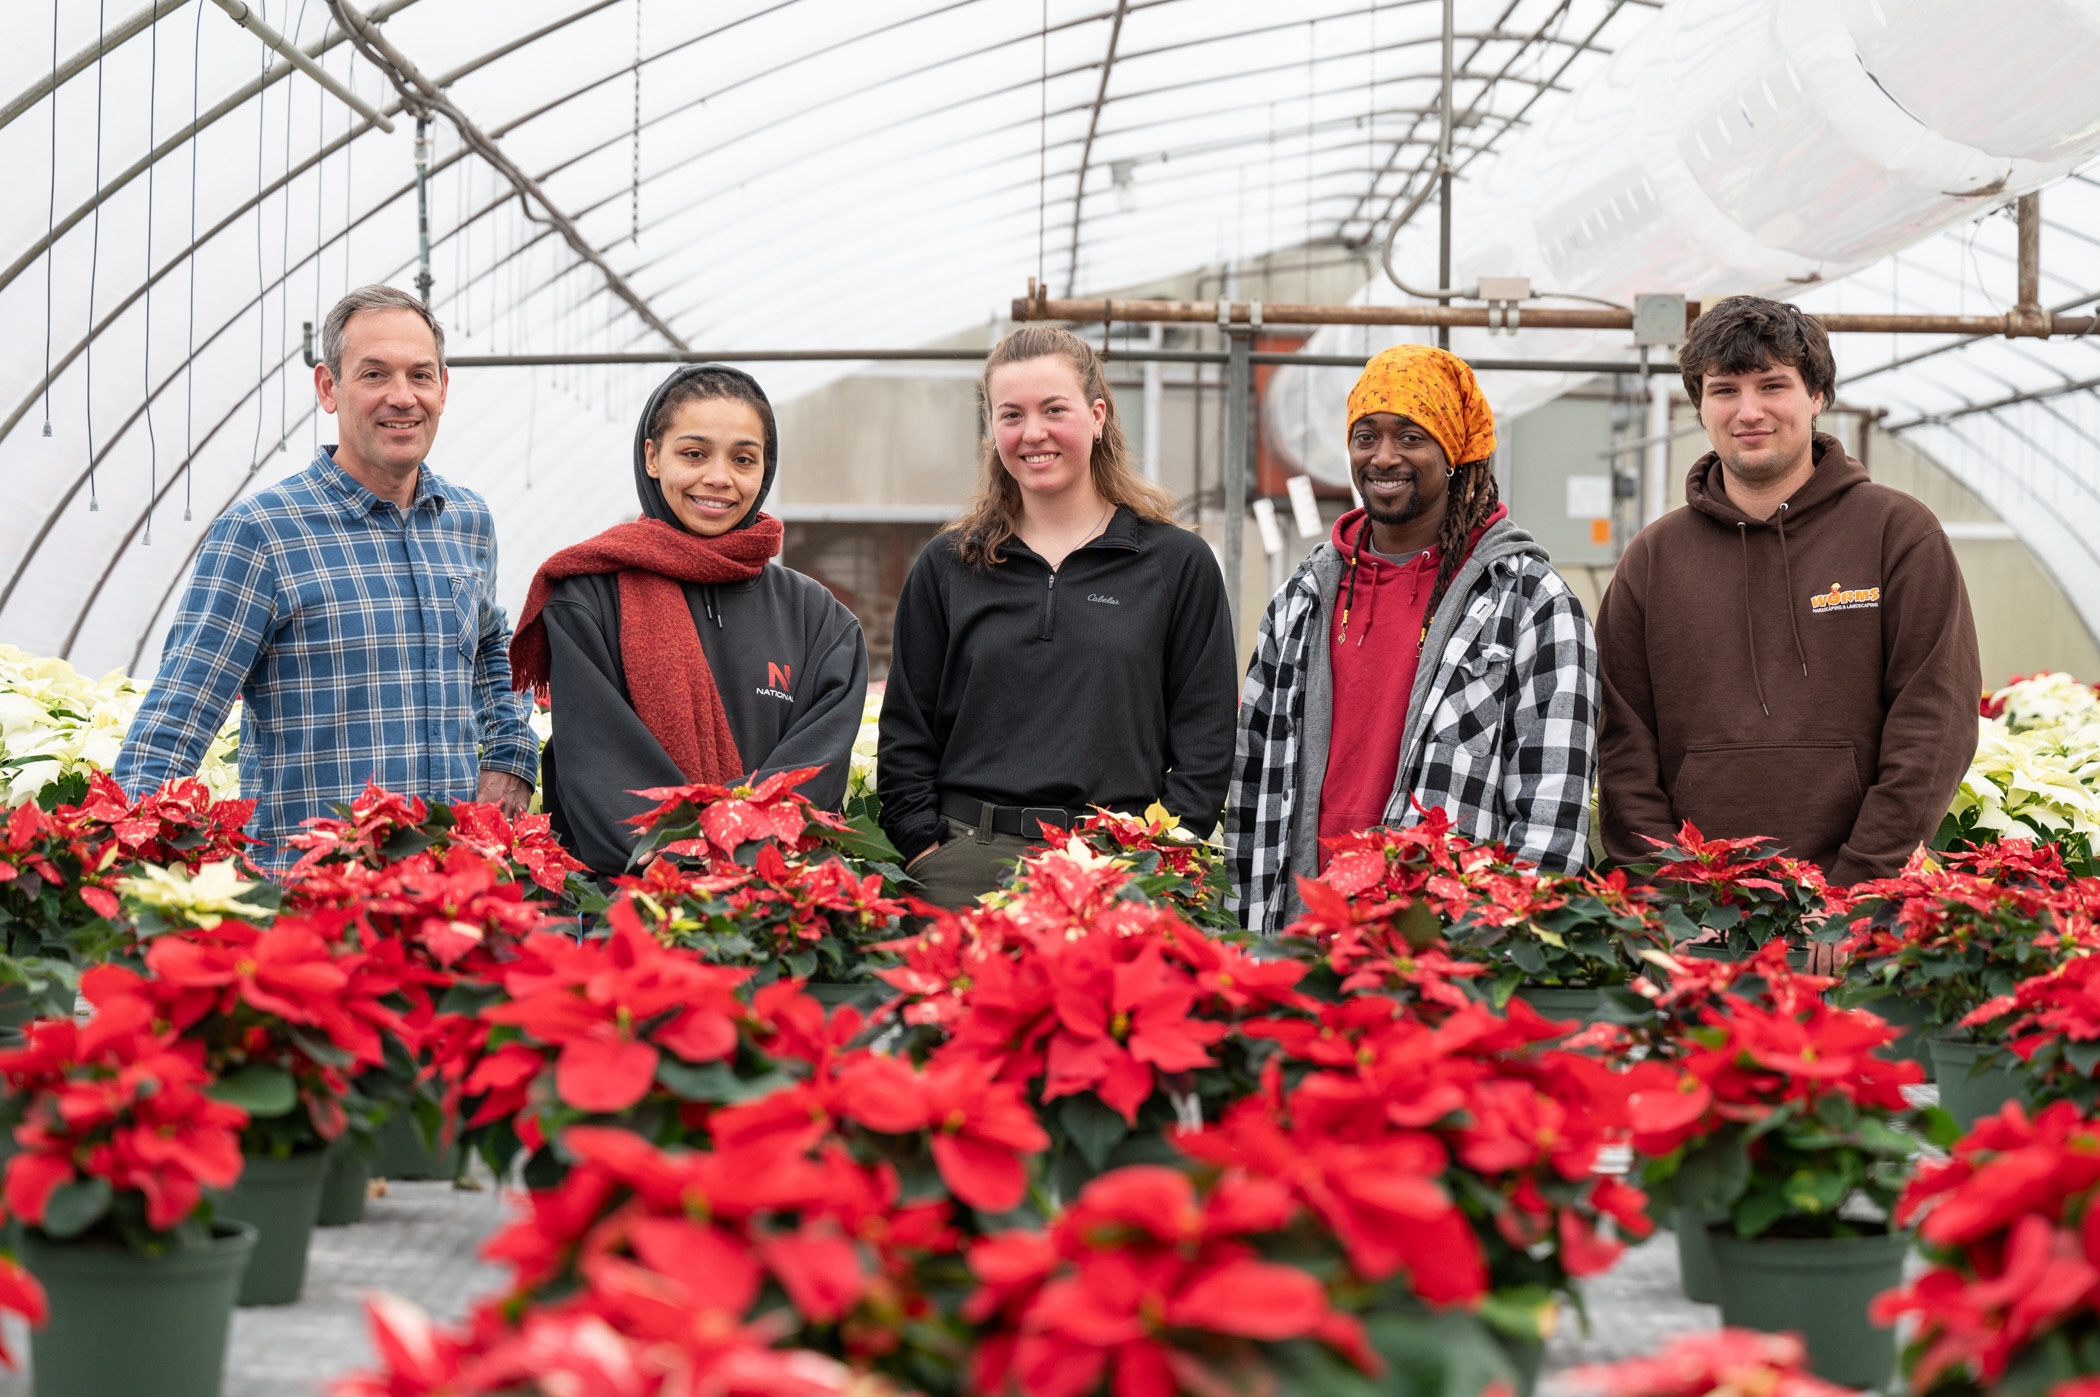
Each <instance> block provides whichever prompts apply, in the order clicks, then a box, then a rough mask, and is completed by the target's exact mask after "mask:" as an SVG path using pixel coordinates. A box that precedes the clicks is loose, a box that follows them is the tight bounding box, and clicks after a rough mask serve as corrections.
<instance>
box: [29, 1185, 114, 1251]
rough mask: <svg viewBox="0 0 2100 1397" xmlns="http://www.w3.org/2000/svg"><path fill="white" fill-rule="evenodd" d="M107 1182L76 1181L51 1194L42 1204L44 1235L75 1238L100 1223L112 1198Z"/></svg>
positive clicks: (56, 1189)
mask: <svg viewBox="0 0 2100 1397" xmlns="http://www.w3.org/2000/svg"><path fill="white" fill-rule="evenodd" d="M112 1196H113V1195H112V1193H111V1191H110V1187H109V1180H107V1179H75V1180H74V1181H73V1182H72V1183H69V1184H61V1185H59V1186H58V1187H57V1188H55V1189H53V1190H52V1192H51V1198H50V1201H48V1202H46V1203H45V1204H44V1221H43V1224H42V1225H43V1229H44V1231H45V1232H46V1233H47V1234H48V1235H50V1236H53V1237H57V1238H60V1239H64V1238H67V1237H78V1236H79V1235H80V1234H81V1233H83V1232H85V1231H87V1230H88V1229H89V1228H90V1227H93V1226H94V1225H95V1224H96V1223H98V1222H100V1221H101V1220H102V1215H103V1214H104V1213H107V1212H108V1211H109V1202H110V1199H111V1197H112Z"/></svg>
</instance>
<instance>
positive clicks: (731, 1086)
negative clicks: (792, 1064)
mask: <svg viewBox="0 0 2100 1397" xmlns="http://www.w3.org/2000/svg"><path fill="white" fill-rule="evenodd" d="M656 1080H657V1083H658V1084H659V1085H660V1086H662V1087H663V1089H664V1090H665V1091H668V1092H670V1093H671V1094H672V1095H673V1096H675V1097H677V1098H678V1099H679V1100H681V1101H707V1102H713V1103H715V1104H718V1105H731V1104H734V1103H736V1102H739V1101H755V1100H757V1099H758V1098H759V1097H761V1096H768V1095H771V1094H772V1093H773V1092H774V1091H777V1090H779V1089H780V1088H782V1087H786V1086H791V1085H793V1082H792V1081H791V1080H790V1079H789V1078H788V1077H787V1076H785V1075H784V1074H782V1073H778V1072H769V1073H767V1074H766V1075H765V1076H763V1077H757V1078H753V1079H751V1080H749V1081H746V1080H745V1079H743V1078H742V1077H739V1076H737V1075H736V1073H734V1072H732V1071H730V1070H729V1064H728V1063H726V1062H707V1063H700V1064H698V1065H695V1064H693V1063H690V1062H680V1061H679V1060H678V1059H676V1058H674V1057H672V1056H671V1055H670V1054H668V1053H666V1054H664V1055H663V1056H662V1057H660V1058H658V1059H657V1063H656Z"/></svg>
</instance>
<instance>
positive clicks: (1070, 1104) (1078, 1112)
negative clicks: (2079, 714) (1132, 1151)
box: [1057, 1091, 1130, 1171]
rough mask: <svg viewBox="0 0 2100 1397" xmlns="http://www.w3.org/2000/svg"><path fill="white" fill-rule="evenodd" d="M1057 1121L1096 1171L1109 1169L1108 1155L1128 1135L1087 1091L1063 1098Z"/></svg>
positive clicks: (1116, 1118) (1127, 1129)
mask: <svg viewBox="0 0 2100 1397" xmlns="http://www.w3.org/2000/svg"><path fill="white" fill-rule="evenodd" d="M1057 1121H1058V1124H1059V1125H1060V1126H1061V1127H1062V1128H1063V1129H1064V1133H1065V1138H1066V1139H1067V1140H1070V1141H1071V1142H1072V1145H1073V1148H1075V1149H1077V1150H1078V1151H1079V1153H1080V1156H1081V1157H1082V1158H1084V1159H1085V1160H1086V1162H1087V1164H1088V1166H1089V1167H1091V1168H1093V1169H1095V1170H1097V1171H1098V1170H1101V1169H1105V1168H1106V1167H1108V1156H1109V1154H1110V1152H1111V1151H1113V1150H1114V1149H1115V1147H1116V1146H1117V1145H1120V1144H1121V1143H1123V1137H1124V1136H1126V1135H1128V1134H1129V1133H1130V1127H1129V1126H1128V1125H1126V1124H1124V1121H1123V1118H1122V1117H1121V1116H1120V1115H1118V1114H1116V1112H1115V1111H1113V1110H1111V1109H1110V1108H1109V1107H1107V1106H1106V1105H1104V1104H1102V1102H1101V1100H1100V1098H1098V1097H1096V1096H1095V1095H1094V1094H1093V1093H1092V1092H1090V1091H1083V1092H1080V1093H1078V1094H1077V1095H1074V1096H1068V1097H1066V1098H1065V1099H1064V1100H1063V1101H1062V1102H1061V1103H1060V1104H1059V1106H1058V1111H1057Z"/></svg>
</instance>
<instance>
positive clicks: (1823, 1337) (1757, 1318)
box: [1706, 1227, 1910, 1388]
mask: <svg viewBox="0 0 2100 1397" xmlns="http://www.w3.org/2000/svg"><path fill="white" fill-rule="evenodd" d="M1706 1235H1707V1240H1708V1242H1709V1244H1710V1245H1711V1246H1712V1247H1713V1254H1714V1278H1715V1279H1716V1280H1717V1281H1719V1282H1720V1287H1721V1323H1723V1324H1726V1325H1732V1326H1735V1327H1737V1328H1742V1329H1761V1330H1764V1331H1766V1332H1767V1333H1781V1332H1784V1331H1786V1330H1789V1329H1791V1330H1797V1331H1799V1333H1800V1334H1801V1337H1802V1338H1803V1339H1804V1340H1806V1341H1807V1343H1808V1366H1809V1369H1810V1370H1811V1371H1812V1372H1814V1373H1815V1374H1816V1376H1817V1377H1820V1378H1826V1379H1828V1380H1829V1381H1831V1382H1834V1383H1840V1384H1842V1385H1844V1386H1846V1387H1860V1388H1866V1387H1872V1388H1886V1387H1887V1386H1888V1385H1889V1383H1890V1382H1891V1381H1892V1380H1893V1378H1894V1375H1895V1368H1896V1331H1895V1330H1893V1329H1890V1328H1886V1327H1884V1326H1882V1325H1878V1324H1876V1323H1874V1321H1873V1320H1871V1319H1869V1318H1868V1317H1867V1307H1868V1306H1869V1305H1871V1304H1872V1303H1873V1301H1874V1297H1875V1296H1877V1295H1879V1294H1881V1292H1883V1291H1884V1290H1893V1289H1894V1288H1895V1287H1896V1286H1898V1285H1900V1284H1901V1283H1902V1281H1903V1258H1904V1256H1905V1255H1906V1254H1907V1253H1908V1252H1909V1250H1910V1234H1908V1233H1905V1232H1884V1233H1882V1234H1880V1235H1878V1236H1871V1237H1812V1238H1794V1237H1759V1238H1757V1239H1756V1240H1754V1241H1748V1242H1746V1241H1744V1240H1742V1239H1741V1238H1740V1237H1737V1236H1736V1235H1735V1234H1734V1233H1733V1232H1731V1231H1728V1230H1726V1229H1725V1228H1722V1227H1710V1228H1708V1229H1707V1232H1706Z"/></svg>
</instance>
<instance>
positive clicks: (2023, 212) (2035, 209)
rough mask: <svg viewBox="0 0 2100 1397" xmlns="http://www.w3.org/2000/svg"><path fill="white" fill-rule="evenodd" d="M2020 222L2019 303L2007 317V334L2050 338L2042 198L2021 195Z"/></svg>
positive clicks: (2018, 206)
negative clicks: (2045, 300)
mask: <svg viewBox="0 0 2100 1397" xmlns="http://www.w3.org/2000/svg"><path fill="white" fill-rule="evenodd" d="M2016 207H2017V209H2018V212H2019V219H2020V303H2019V304H2018V305H2016V306H2014V307H2013V308H2012V310H2011V312H2010V313H2008V314H2007V315H2006V317H2005V323H2006V330H2005V333H2006V334H2008V335H2022V336H2034V337H2037V338H2040V339H2047V338H2048V337H2049V312H2048V311H2046V310H2044V309H2042V196H2041V195H2040V194H2038V193H2036V194H2022V195H2021V196H2020V202H2019V204H2018V205H2017V206H2016Z"/></svg>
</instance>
